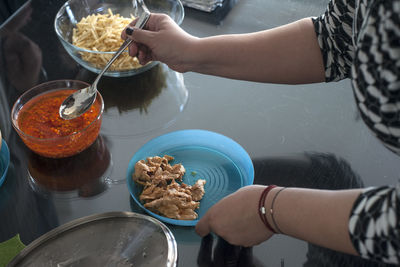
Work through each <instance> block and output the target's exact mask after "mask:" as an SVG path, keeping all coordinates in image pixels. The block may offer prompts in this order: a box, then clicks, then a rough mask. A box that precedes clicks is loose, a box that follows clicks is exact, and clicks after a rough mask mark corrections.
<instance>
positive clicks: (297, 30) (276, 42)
mask: <svg viewBox="0 0 400 267" xmlns="http://www.w3.org/2000/svg"><path fill="white" fill-rule="evenodd" d="M183 57H184V59H185V60H186V61H187V62H188V63H187V65H188V70H190V71H195V72H200V73H204V74H213V75H218V76H223V77H228V78H234V79H242V80H251V81H257V82H268V83H287V84H299V83H313V82H322V81H324V80H325V76H324V65H323V60H322V55H321V50H320V47H319V46H318V42H317V37H316V34H315V30H314V26H313V23H312V21H311V19H310V18H306V19H302V20H299V21H296V22H293V23H290V24H287V25H284V26H281V27H277V28H274V29H270V30H265V31H261V32H255V33H248V34H239V35H220V36H213V37H207V38H201V39H197V41H196V42H194V45H192V46H190V47H189V48H188V49H187V50H186V53H185V54H184V55H183Z"/></svg>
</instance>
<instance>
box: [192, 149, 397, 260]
mask: <svg viewBox="0 0 400 267" xmlns="http://www.w3.org/2000/svg"><path fill="white" fill-rule="evenodd" d="M253 164H254V170H255V177H254V184H264V185H269V184H276V185H280V186H287V187H304V188H315V189H330V190H339V189H350V188H361V187H364V184H363V182H362V180H361V179H360V177H359V175H358V174H356V173H355V172H354V171H353V170H352V168H351V166H350V165H349V163H348V162H346V161H345V160H343V159H340V158H337V157H336V156H335V155H333V154H323V153H304V154H298V155H293V156H287V157H284V156H282V157H270V158H261V159H253ZM267 242H268V241H267ZM210 243H211V245H210ZM228 252H229V253H228ZM265 257H268V251H266V252H265ZM262 261H263V260H262V259H255V258H254V257H253V255H252V249H251V248H242V247H237V246H232V245H230V244H228V243H227V242H226V241H223V240H222V239H221V238H219V239H218V244H217V246H216V247H215V248H214V252H213V253H212V237H211V236H207V237H205V238H204V239H203V240H202V246H201V248H200V252H199V256H198V265H199V266H201V267H206V266H264V265H262V264H261V262H262ZM282 265H283V266H284V259H282V262H281V266H282ZM303 266H306V267H311V266H367V267H368V266H371V267H372V266H392V265H387V264H383V263H377V262H373V261H368V260H365V259H362V258H361V257H357V256H352V255H348V254H344V253H341V252H337V251H333V250H330V249H326V248H323V247H320V246H316V245H313V244H310V243H309V244H308V252H307V259H306V261H305V262H304V263H303Z"/></svg>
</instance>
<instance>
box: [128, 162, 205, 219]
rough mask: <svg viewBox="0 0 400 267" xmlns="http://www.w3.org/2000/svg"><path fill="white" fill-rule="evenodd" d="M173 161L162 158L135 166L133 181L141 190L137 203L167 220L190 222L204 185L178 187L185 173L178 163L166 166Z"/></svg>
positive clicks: (203, 182) (198, 182) (199, 182)
mask: <svg viewBox="0 0 400 267" xmlns="http://www.w3.org/2000/svg"><path fill="white" fill-rule="evenodd" d="M173 159H174V158H173V157H171V156H168V155H164V156H163V157H159V156H155V157H148V158H147V159H146V161H144V160H140V161H138V162H136V164H135V173H134V174H133V179H134V180H135V182H137V183H139V184H141V185H143V186H144V188H143V191H142V193H141V194H140V200H141V201H142V202H144V207H146V208H149V209H151V210H153V211H154V212H156V213H159V214H161V215H163V216H166V217H168V218H172V219H178V220H194V219H196V218H197V217H198V215H197V213H196V212H195V210H196V209H198V208H199V206H200V202H198V201H200V200H201V199H202V197H203V195H204V184H205V183H206V181H205V180H201V179H199V180H198V181H197V182H196V183H195V184H194V185H193V186H190V185H187V184H185V183H182V179H183V176H184V174H185V172H186V170H185V168H184V167H183V165H182V164H180V163H178V164H175V165H173V166H171V165H170V164H169V163H168V162H169V161H171V160H173ZM177 181H179V183H178V182H177Z"/></svg>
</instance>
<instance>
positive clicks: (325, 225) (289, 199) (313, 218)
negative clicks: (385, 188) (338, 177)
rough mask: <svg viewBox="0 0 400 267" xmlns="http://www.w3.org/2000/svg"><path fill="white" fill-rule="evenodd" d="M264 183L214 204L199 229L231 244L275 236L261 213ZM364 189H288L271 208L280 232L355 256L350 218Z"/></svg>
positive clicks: (270, 197)
mask: <svg viewBox="0 0 400 267" xmlns="http://www.w3.org/2000/svg"><path fill="white" fill-rule="evenodd" d="M264 188H265V186H257V185H253V186H247V187H244V188H242V189H240V190H238V191H237V192H236V193H234V194H232V195H230V196H228V197H226V198H224V199H222V200H221V201H219V202H218V203H217V204H215V205H214V206H213V207H211V209H209V211H208V212H207V213H206V214H205V215H204V216H203V217H202V218H201V219H200V221H199V222H198V224H197V225H196V232H197V233H198V234H199V235H200V236H205V235H207V234H208V233H209V232H214V233H216V234H217V235H219V236H221V237H222V238H224V239H225V240H227V241H228V242H229V243H231V244H234V245H242V246H253V245H257V244H259V243H261V242H263V241H265V240H267V239H269V238H270V237H271V236H272V234H273V233H272V232H270V231H269V230H268V229H267V228H266V227H265V225H264V224H263V223H262V221H261V219H260V217H259V214H258V201H259V199H260V196H261V193H262V191H263V190H264ZM280 189H281V188H280V187H276V188H274V189H272V190H271V191H270V192H269V193H268V195H267V197H266V200H265V208H266V209H267V219H268V222H269V224H270V225H271V226H272V227H273V228H275V230H277V229H276V227H275V225H274V224H273V221H272V218H271V215H270V214H269V212H268V211H269V209H270V208H271V204H272V200H273V199H274V197H275V195H276V193H277V192H278V191H279V190H280ZM361 191H362V190H361V189H352V190H338V191H330V190H314V189H302V188H286V189H285V190H283V191H281V192H280V193H279V195H278V196H277V197H276V199H275V202H274V206H273V213H274V219H275V222H276V225H278V227H279V229H280V230H281V231H282V233H284V234H286V235H289V236H292V237H295V238H299V239H302V240H305V241H308V242H311V243H314V244H317V245H320V246H323V247H327V248H331V249H334V250H337V251H342V252H345V253H350V254H354V255H357V252H356V250H355V249H354V247H353V245H352V242H351V240H350V237H349V228H348V224H349V217H350V213H351V210H352V207H353V204H354V202H355V200H356V199H357V197H358V196H359V195H360V193H361Z"/></svg>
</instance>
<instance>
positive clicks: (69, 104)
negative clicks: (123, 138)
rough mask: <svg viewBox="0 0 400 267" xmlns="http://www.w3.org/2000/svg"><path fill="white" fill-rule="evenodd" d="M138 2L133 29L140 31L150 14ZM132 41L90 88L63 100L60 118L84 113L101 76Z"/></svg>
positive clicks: (105, 68)
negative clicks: (138, 13)
mask: <svg viewBox="0 0 400 267" xmlns="http://www.w3.org/2000/svg"><path fill="white" fill-rule="evenodd" d="M138 2H139V4H140V5H141V6H142V8H143V13H142V14H141V15H140V17H139V19H138V21H137V22H136V24H135V27H136V28H140V29H141V28H143V27H144V26H145V25H146V22H147V21H148V20H149V17H150V12H149V11H148V9H147V8H146V6H144V3H143V0H138ZM132 41H133V40H132V39H129V38H128V39H126V40H125V42H124V43H123V44H122V45H121V47H120V48H119V49H118V51H117V52H115V54H114V56H113V57H112V58H111V59H110V61H109V62H108V63H107V65H106V66H105V67H104V68H103V70H102V71H101V72H100V73H99V75H98V76H97V77H96V80H94V82H93V84H92V85H91V86H89V87H86V88H83V89H80V90H78V91H76V92H75V93H73V94H71V95H70V96H68V97H67V98H66V99H65V100H64V102H63V103H62V104H61V106H60V109H59V114H60V117H61V118H63V119H65V120H70V119H74V118H76V117H79V116H80V115H82V114H83V113H85V112H86V111H87V110H88V109H89V108H90V107H91V106H92V104H93V103H94V100H95V99H96V95H97V83H98V82H99V80H100V78H101V77H102V76H103V74H104V72H106V71H107V70H108V68H109V67H110V66H111V64H112V63H113V62H114V61H115V60H116V59H117V58H118V57H119V55H121V53H122V52H123V51H124V50H125V49H126V48H127V47H128V46H129V45H130V44H131V42H132Z"/></svg>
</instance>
